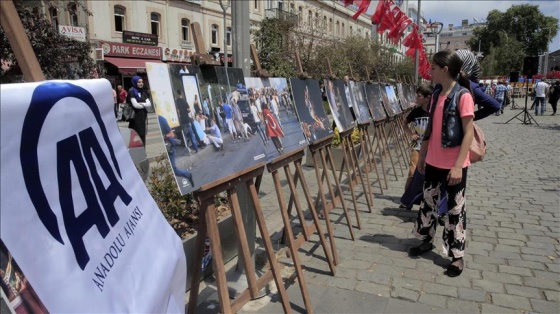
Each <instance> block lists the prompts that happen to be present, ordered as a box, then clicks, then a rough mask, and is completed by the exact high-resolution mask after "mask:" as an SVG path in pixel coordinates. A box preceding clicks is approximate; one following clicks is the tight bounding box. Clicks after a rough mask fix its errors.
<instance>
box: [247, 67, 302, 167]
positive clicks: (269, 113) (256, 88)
mask: <svg viewBox="0 0 560 314" xmlns="http://www.w3.org/2000/svg"><path fill="white" fill-rule="evenodd" d="M245 83H246V84H247V94H248V95H249V101H248V103H249V106H250V108H251V117H250V118H249V119H248V123H249V126H250V127H251V136H258V137H259V138H260V140H261V141H262V143H263V145H264V146H265V152H266V157H267V161H272V160H274V159H276V158H278V157H280V156H282V155H283V154H286V153H290V152H292V151H294V150H297V149H301V148H303V147H306V146H307V141H306V139H305V136H304V135H303V132H302V130H301V126H300V123H299V120H298V118H297V115H296V111H295V107H294V102H293V100H292V96H291V93H290V89H289V87H288V81H287V80H286V79H285V78H263V79H261V78H254V77H246V78H245Z"/></svg>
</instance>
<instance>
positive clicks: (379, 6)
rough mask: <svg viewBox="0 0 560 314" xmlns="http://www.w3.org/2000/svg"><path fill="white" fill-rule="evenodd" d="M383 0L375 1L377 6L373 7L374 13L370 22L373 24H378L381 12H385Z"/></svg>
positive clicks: (384, 0)
mask: <svg viewBox="0 0 560 314" xmlns="http://www.w3.org/2000/svg"><path fill="white" fill-rule="evenodd" d="M385 2H386V0H379V2H377V7H376V8H375V13H373V15H372V16H371V22H372V23H373V24H376V25H377V24H379V23H380V22H381V19H382V18H383V14H385Z"/></svg>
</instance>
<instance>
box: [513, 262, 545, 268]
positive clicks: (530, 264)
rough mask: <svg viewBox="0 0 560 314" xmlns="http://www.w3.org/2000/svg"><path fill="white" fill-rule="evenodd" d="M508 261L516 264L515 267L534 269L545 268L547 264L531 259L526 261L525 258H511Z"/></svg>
mask: <svg viewBox="0 0 560 314" xmlns="http://www.w3.org/2000/svg"><path fill="white" fill-rule="evenodd" d="M508 263H509V265H510V266H515V267H522V268H527V269H534V270H545V264H543V263H538V262H531V261H524V260H509V261H508Z"/></svg>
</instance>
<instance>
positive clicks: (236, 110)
mask: <svg viewBox="0 0 560 314" xmlns="http://www.w3.org/2000/svg"><path fill="white" fill-rule="evenodd" d="M231 109H232V111H233V124H234V125H235V129H236V130H237V138H238V139H239V138H240V137H243V139H244V141H245V142H248V141H249V135H248V134H247V130H246V129H245V128H244V127H243V114H242V113H241V108H240V107H239V105H238V104H237V99H236V98H232V100H231Z"/></svg>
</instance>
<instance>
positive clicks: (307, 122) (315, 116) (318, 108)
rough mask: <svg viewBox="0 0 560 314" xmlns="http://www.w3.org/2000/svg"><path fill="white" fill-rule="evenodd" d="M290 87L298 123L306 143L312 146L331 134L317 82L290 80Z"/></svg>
mask: <svg viewBox="0 0 560 314" xmlns="http://www.w3.org/2000/svg"><path fill="white" fill-rule="evenodd" d="M290 87H291V89H292V98H293V100H294V103H295V108H296V113H297V116H298V119H299V123H300V125H301V128H302V130H303V134H304V135H305V137H306V138H307V141H308V142H309V143H310V144H314V143H317V142H320V141H321V140H323V139H325V138H326V137H328V136H329V135H331V134H333V132H334V131H333V130H332V128H331V126H330V121H329V118H328V117H327V114H326V113H325V109H324V108H323V99H322V98H321V88H320V87H319V81H317V80H311V79H307V80H302V79H299V78H290Z"/></svg>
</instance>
